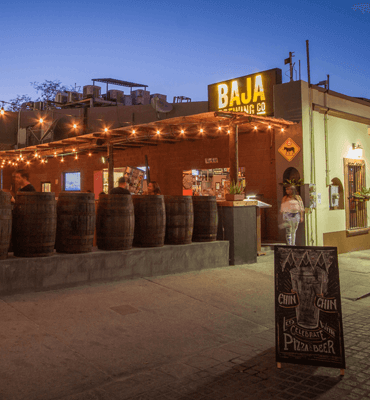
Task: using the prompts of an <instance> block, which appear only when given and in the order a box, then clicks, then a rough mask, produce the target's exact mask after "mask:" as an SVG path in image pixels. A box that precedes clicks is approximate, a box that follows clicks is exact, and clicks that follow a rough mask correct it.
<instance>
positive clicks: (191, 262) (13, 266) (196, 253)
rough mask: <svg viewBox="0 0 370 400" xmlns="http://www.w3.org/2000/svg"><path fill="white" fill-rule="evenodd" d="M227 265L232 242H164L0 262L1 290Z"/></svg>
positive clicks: (31, 289) (38, 288) (45, 287)
mask: <svg viewBox="0 0 370 400" xmlns="http://www.w3.org/2000/svg"><path fill="white" fill-rule="evenodd" d="M228 265H229V242H228V241H216V242H209V243H191V244H188V245H179V246H174V245H166V246H164V247H154V248H137V247H136V248H133V249H131V250H122V251H103V250H97V249H96V248H94V251H93V252H91V253H84V254H60V253H54V254H53V255H52V256H50V257H35V258H18V257H14V256H12V255H10V257H9V258H8V259H6V260H1V261H0V294H1V295H4V294H13V293H19V292H35V291H42V290H48V289H49V290H50V289H55V288H60V287H68V286H76V285H79V284H86V283H89V282H96V281H113V280H125V279H134V278H141V277H148V276H159V275H168V274H174V273H178V272H187V271H197V270H202V269H207V268H219V267H227V266H228Z"/></svg>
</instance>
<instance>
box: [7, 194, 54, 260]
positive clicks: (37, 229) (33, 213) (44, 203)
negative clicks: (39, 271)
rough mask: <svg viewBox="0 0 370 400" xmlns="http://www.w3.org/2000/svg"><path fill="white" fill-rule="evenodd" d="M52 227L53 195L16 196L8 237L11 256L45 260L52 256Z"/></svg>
mask: <svg viewBox="0 0 370 400" xmlns="http://www.w3.org/2000/svg"><path fill="white" fill-rule="evenodd" d="M56 227H57V210H56V201H55V193H38V192H18V193H17V195H16V198H15V204H14V209H13V235H12V238H13V249H14V255H15V256H17V257H45V256H50V255H51V254H53V252H54V245H55V234H56Z"/></svg>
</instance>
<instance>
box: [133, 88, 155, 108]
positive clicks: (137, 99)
mask: <svg viewBox="0 0 370 400" xmlns="http://www.w3.org/2000/svg"><path fill="white" fill-rule="evenodd" d="M131 97H132V104H136V105H139V104H140V105H146V104H150V92H149V91H147V90H143V89H138V90H133V91H132V93H131Z"/></svg>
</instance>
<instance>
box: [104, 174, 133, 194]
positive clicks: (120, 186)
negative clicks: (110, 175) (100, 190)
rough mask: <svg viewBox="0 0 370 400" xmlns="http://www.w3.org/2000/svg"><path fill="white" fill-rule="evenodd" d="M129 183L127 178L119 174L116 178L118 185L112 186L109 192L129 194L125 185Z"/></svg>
mask: <svg viewBox="0 0 370 400" xmlns="http://www.w3.org/2000/svg"><path fill="white" fill-rule="evenodd" d="M128 184H129V180H128V178H125V177H124V176H121V178H119V180H118V187H115V188H113V189H112V190H111V191H110V192H109V194H131V193H130V191H129V190H128V189H127V185H128Z"/></svg>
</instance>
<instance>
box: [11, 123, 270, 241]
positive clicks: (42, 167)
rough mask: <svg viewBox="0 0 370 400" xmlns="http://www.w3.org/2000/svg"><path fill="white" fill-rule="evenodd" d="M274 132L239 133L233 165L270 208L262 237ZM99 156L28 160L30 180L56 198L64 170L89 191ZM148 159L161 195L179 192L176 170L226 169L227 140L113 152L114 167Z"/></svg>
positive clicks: (99, 166)
mask: <svg viewBox="0 0 370 400" xmlns="http://www.w3.org/2000/svg"><path fill="white" fill-rule="evenodd" d="M274 142H275V139H274V134H273V133H272V132H270V131H268V130H266V131H259V132H254V131H252V132H251V133H243V132H240V134H239V165H240V167H245V169H246V182H247V189H248V193H251V194H252V193H253V194H257V195H258V196H259V198H260V199H261V200H262V201H265V202H267V203H270V204H273V205H274V209H273V210H267V211H266V213H265V215H266V218H265V219H264V227H263V237H264V238H270V239H274V237H275V236H276V234H277V210H276V204H277V198H276V165H275V148H274ZM103 154H104V153H99V154H93V155H92V157H89V156H88V155H80V156H79V159H78V160H75V159H74V158H73V157H72V156H69V157H65V158H64V160H65V161H64V162H63V163H61V162H60V157H58V158H50V159H49V161H48V163H47V164H41V163H40V162H39V161H37V162H34V163H33V164H32V165H31V166H30V167H28V168H29V170H30V181H31V183H32V184H33V185H34V186H35V188H36V190H38V191H41V184H42V182H50V183H51V190H52V191H53V192H55V194H56V195H58V194H59V192H60V191H61V189H62V176H63V173H64V172H72V171H81V182H82V187H81V189H82V191H86V190H91V191H93V190H94V171H99V170H102V169H103V168H107V164H102V162H101V155H103ZM145 155H147V156H148V160H149V166H150V177H151V179H152V180H156V181H157V182H158V183H159V185H160V187H161V190H162V192H163V194H168V195H181V194H182V172H183V170H189V169H207V168H226V167H228V166H229V161H228V158H229V150H228V137H227V136H226V137H221V138H217V139H209V138H207V139H201V140H197V141H193V142H190V141H184V142H180V143H176V144H159V145H158V146H148V147H142V148H137V149H136V148H135V149H127V150H124V151H122V150H119V151H115V152H114V166H115V167H122V166H127V165H129V166H143V165H145ZM205 158H218V163H217V164H206V163H205ZM13 171H14V168H12V169H11V168H8V167H6V168H5V169H4V171H3V175H4V180H3V182H4V188H5V189H7V188H9V186H10V182H11V174H12V172H13Z"/></svg>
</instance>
